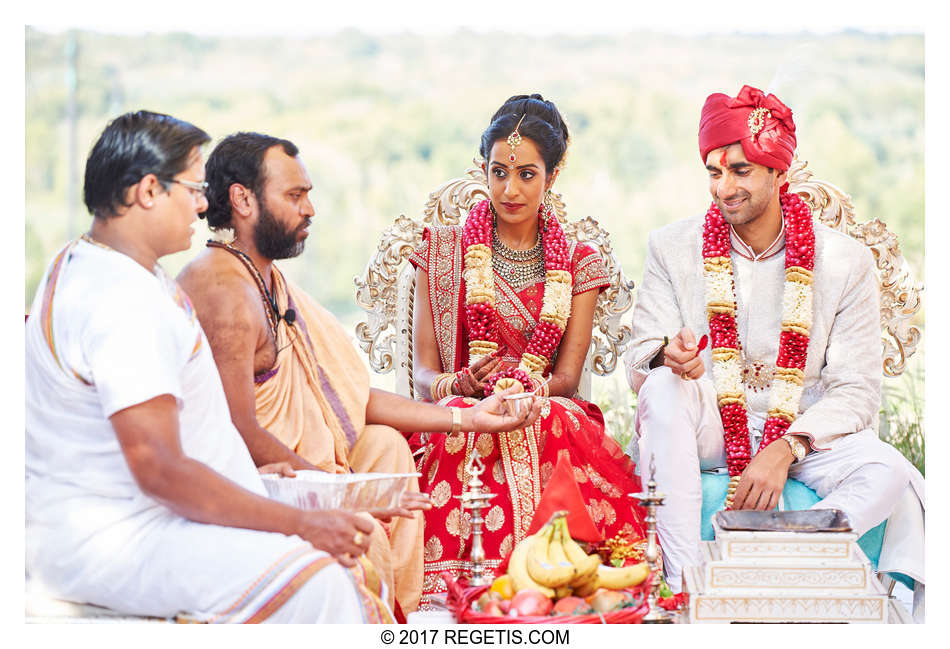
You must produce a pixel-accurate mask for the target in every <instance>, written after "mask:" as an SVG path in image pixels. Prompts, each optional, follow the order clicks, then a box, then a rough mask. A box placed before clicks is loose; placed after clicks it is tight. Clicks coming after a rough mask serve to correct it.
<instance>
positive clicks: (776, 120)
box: [699, 86, 795, 171]
mask: <svg viewBox="0 0 950 649" xmlns="http://www.w3.org/2000/svg"><path fill="white" fill-rule="evenodd" d="M734 142H739V143H741V144H742V151H743V152H744V153H745V157H746V159H747V160H749V161H750V162H757V163H758V164H760V165H764V166H766V167H770V168H772V169H778V170H779V171H787V170H788V167H789V165H791V164H792V157H793V156H794V155H795V122H794V121H792V111H791V109H790V108H789V107H788V106H786V105H785V104H783V103H782V102H781V101H780V100H779V98H778V97H776V96H775V95H766V94H765V93H763V92H762V91H761V90H759V89H758V88H753V87H751V86H742V90H740V91H739V95H738V96H737V97H735V98H732V97H729V96H728V95H724V94H722V93H721V92H717V93H715V94H712V95H709V97H707V98H706V103H705V105H703V113H702V116H701V117H700V118H699V155H700V156H701V157H702V159H703V164H705V163H706V156H707V155H709V152H710V151H712V150H713V149H718V148H719V147H722V146H728V145H730V144H732V143H734Z"/></svg>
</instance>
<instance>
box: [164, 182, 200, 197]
mask: <svg viewBox="0 0 950 649" xmlns="http://www.w3.org/2000/svg"><path fill="white" fill-rule="evenodd" d="M165 180H166V182H170V183H178V184H179V185H181V186H182V187H187V188H188V190H189V191H191V193H192V194H193V195H194V196H195V197H196V198H202V197H207V196H208V183H206V182H200V183H196V182H195V181H193V180H179V179H177V178H166V179H165Z"/></svg>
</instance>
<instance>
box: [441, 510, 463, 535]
mask: <svg viewBox="0 0 950 649" xmlns="http://www.w3.org/2000/svg"><path fill="white" fill-rule="evenodd" d="M461 520H462V510H461V509H460V508H459V507H456V508H455V509H453V510H452V511H450V512H449V515H448V516H446V517H445V531H446V532H448V533H449V534H451V535H452V536H461V535H462V524H461Z"/></svg>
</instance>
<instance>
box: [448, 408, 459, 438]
mask: <svg viewBox="0 0 950 649" xmlns="http://www.w3.org/2000/svg"><path fill="white" fill-rule="evenodd" d="M449 410H451V411H452V434H453V435H454V434H455V433H458V432H461V430H462V409H461V408H459V407H457V406H452V407H451V408H449Z"/></svg>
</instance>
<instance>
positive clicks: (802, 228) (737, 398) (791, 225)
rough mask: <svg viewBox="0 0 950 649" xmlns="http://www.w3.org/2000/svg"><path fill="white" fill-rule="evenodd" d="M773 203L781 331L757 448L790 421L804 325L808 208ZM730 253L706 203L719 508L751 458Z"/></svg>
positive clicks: (810, 250)
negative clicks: (781, 282) (722, 488)
mask: <svg viewBox="0 0 950 649" xmlns="http://www.w3.org/2000/svg"><path fill="white" fill-rule="evenodd" d="M781 203H782V215H783V218H784V219H785V287H784V292H783V295H782V333H781V334H780V336H779V348H778V359H777V360H776V362H775V366H776V367H775V375H774V376H773V378H772V386H771V393H770V394H769V410H768V418H767V419H766V420H765V429H764V432H763V436H762V444H761V445H760V447H759V450H761V449H763V448H765V447H766V446H768V445H769V444H771V443H772V442H773V441H775V440H776V439H778V438H780V437H781V436H782V435H784V434H785V431H786V430H788V427H789V425H791V423H792V422H793V421H794V420H795V417H797V416H798V405H799V402H800V400H801V396H802V386H803V384H804V380H805V361H806V356H807V351H808V336H809V332H810V330H811V324H812V302H813V291H812V281H813V272H814V269H815V229H814V225H813V223H812V214H811V209H809V207H808V205H807V204H806V203H805V201H803V200H802V199H801V197H800V196H798V194H790V193H787V192H782V193H781ZM730 248H731V242H730V239H729V225H728V224H727V223H726V221H725V219H723V217H722V214H721V213H720V212H719V208H718V207H717V206H716V204H715V203H713V204H712V205H711V206H710V208H709V211H708V212H706V221H705V224H704V226H703V261H704V264H703V266H704V272H703V275H704V277H705V279H706V314H707V317H708V319H709V333H710V334H711V337H712V357H713V371H712V374H713V380H714V381H715V384H716V393H717V397H718V402H719V415H720V417H721V418H722V426H723V430H724V438H725V446H726V461H727V464H728V467H729V475H730V476H731V479H730V485H729V497H728V498H727V502H726V505H727V508H728V507H731V505H732V496H733V494H734V493H735V488H736V485H737V484H738V481H739V476H740V474H741V473H742V471H743V470H744V469H745V468H746V466H748V464H749V461H750V460H751V459H752V450H751V446H750V442H749V425H748V420H747V413H746V407H745V390H744V388H743V387H742V366H741V363H740V353H739V333H738V330H737V329H736V317H735V313H736V298H735V291H734V288H733V287H734V282H733V275H732V261H731V259H730V258H729V249H730Z"/></svg>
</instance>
